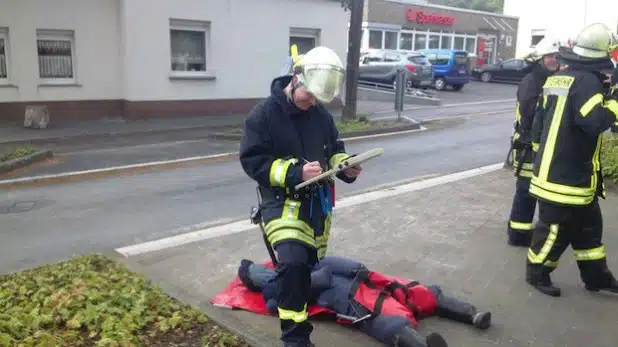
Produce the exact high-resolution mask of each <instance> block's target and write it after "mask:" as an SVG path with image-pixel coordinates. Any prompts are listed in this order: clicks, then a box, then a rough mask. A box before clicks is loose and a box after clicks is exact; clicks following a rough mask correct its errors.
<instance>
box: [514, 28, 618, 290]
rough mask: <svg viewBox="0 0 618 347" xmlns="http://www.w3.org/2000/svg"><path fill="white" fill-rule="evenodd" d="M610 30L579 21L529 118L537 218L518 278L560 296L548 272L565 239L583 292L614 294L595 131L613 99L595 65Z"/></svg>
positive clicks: (607, 119)
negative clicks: (582, 26)
mask: <svg viewBox="0 0 618 347" xmlns="http://www.w3.org/2000/svg"><path fill="white" fill-rule="evenodd" d="M616 43H617V42H616V40H615V37H614V35H613V34H612V33H611V32H610V30H609V29H608V28H607V27H606V26H605V25H603V24H599V23H597V24H593V25H590V26H588V27H586V28H585V29H584V30H583V31H582V32H581V33H580V34H579V35H578V37H577V40H576V42H575V43H574V45H573V47H572V48H569V47H560V52H559V55H560V59H561V61H562V62H563V63H564V64H566V65H567V66H566V68H564V69H561V70H560V71H558V72H556V73H555V74H554V75H553V76H550V77H549V78H548V79H547V81H546V82H545V84H544V85H543V98H542V100H541V102H540V107H539V108H538V111H537V113H536V115H535V118H534V124H533V134H532V142H533V143H536V144H538V151H537V153H536V156H535V157H536V158H535V161H534V168H533V176H532V180H531V181H530V193H531V194H532V195H533V196H535V197H537V198H538V204H539V222H538V223H537V225H536V228H535V230H534V235H533V237H532V245H531V246H530V248H529V250H528V259H527V267H526V281H527V282H528V283H529V284H531V285H532V286H534V287H535V288H536V289H537V290H539V291H540V292H542V293H544V294H547V295H551V296H560V295H561V291H560V288H557V287H556V286H554V285H553V283H552V281H551V278H550V273H551V272H552V271H553V270H554V269H555V268H556V267H557V266H558V260H559V259H560V256H561V255H562V253H563V252H564V251H565V250H566V248H567V247H568V246H569V245H571V246H572V247H573V254H574V256H575V259H576V260H577V265H578V267H579V271H580V276H581V279H582V281H583V282H584V284H585V288H586V289H587V290H589V291H600V290H607V291H611V292H616V293H618V282H617V281H616V279H615V278H614V276H613V274H612V272H611V271H610V270H609V268H608V267H607V260H606V255H605V246H604V245H603V242H602V237H603V217H602V214H601V209H600V207H599V202H598V197H603V198H604V197H605V188H604V185H603V176H602V173H601V162H600V149H601V139H602V137H601V134H602V133H603V132H604V131H606V130H607V129H608V128H610V127H611V126H612V125H613V124H615V123H616V121H617V119H618V101H617V100H618V99H617V98H616V96H615V95H613V96H612V95H608V89H606V88H604V86H603V81H604V80H605V79H606V78H607V77H606V76H605V75H603V74H602V73H601V72H600V71H601V70H602V69H604V68H605V67H606V66H607V63H608V60H609V59H610V58H609V51H610V50H612V49H613V48H614V47H615V45H616Z"/></svg>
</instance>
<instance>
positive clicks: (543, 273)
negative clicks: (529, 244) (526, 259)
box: [526, 264, 562, 297]
mask: <svg viewBox="0 0 618 347" xmlns="http://www.w3.org/2000/svg"><path fill="white" fill-rule="evenodd" d="M551 270H552V269H551V268H547V267H546V266H543V265H534V264H527V266H526V282H528V284H530V285H531V286H533V287H534V288H536V290H538V291H539V292H541V293H543V294H545V295H549V296H554V297H558V296H560V295H562V291H561V290H560V288H558V287H556V286H554V284H553V283H552V281H551V278H550V277H549V274H550V272H551Z"/></svg>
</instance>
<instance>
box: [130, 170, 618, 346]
mask: <svg viewBox="0 0 618 347" xmlns="http://www.w3.org/2000/svg"><path fill="white" fill-rule="evenodd" d="M513 189H514V179H513V176H512V173H511V172H510V171H508V170H499V171H497V172H492V173H488V174H485V175H481V176H477V177H474V178H470V179H466V180H462V181H457V182H453V183H448V184H444V185H441V186H436V187H432V188H427V189H423V190H419V191H415V192H410V193H405V194H403V195H400V196H395V197H390V198H385V199H383V200H380V201H374V202H369V203H364V204H360V205H355V206H350V207H344V208H341V209H337V210H335V219H334V226H333V232H332V236H331V242H330V248H329V253H330V254H337V255H342V256H347V257H352V258H355V259H358V260H360V261H362V262H364V263H365V264H366V265H368V266H369V267H370V268H372V269H375V270H377V271H382V272H385V273H388V274H395V275H400V276H404V277H408V278H410V279H416V280H419V281H421V282H422V283H427V284H429V283H436V284H440V285H441V286H442V288H443V290H444V291H445V292H446V293H451V294H453V295H456V296H457V297H460V298H462V299H468V300H470V301H471V302H472V303H474V304H476V305H477V306H478V307H479V308H480V309H487V310H491V311H492V313H493V327H492V328H491V329H490V330H488V331H485V332H479V331H475V330H474V329H473V328H471V327H469V326H465V325H462V324H460V323H454V322H450V321H446V320H442V319H439V318H427V319H424V320H422V321H421V323H420V327H419V330H420V331H421V332H422V333H425V334H426V333H428V332H430V331H437V332H440V333H442V334H443V335H444V336H445V338H446V339H447V341H449V346H452V347H484V346H496V345H499V346H505V347H524V346H534V347H582V346H594V347H615V346H617V345H618V333H616V327H615V326H616V322H617V321H618V298H617V297H612V296H609V295H603V294H598V293H596V294H595V293H589V292H587V291H585V290H584V288H583V285H582V283H581V281H580V279H579V273H578V270H577V266H576V264H575V262H574V260H573V256H572V252H571V251H570V250H567V251H566V252H565V254H564V255H563V257H562V259H561V264H560V267H559V268H558V269H557V270H556V271H555V273H554V275H553V280H554V282H555V283H556V285H558V286H560V287H562V289H563V296H562V297H561V298H551V297H547V296H545V295H542V294H540V293H538V292H537V291H536V290H534V289H532V288H531V287H530V286H528V285H527V284H526V283H525V281H524V274H525V259H526V249H522V248H512V247H509V246H508V245H507V244H506V231H505V227H506V220H507V218H508V212H509V210H510V204H511V199H512V193H513ZM249 193H250V192H248V194H249ZM616 199H618V196H616V195H615V194H613V193H612V194H610V196H609V198H608V201H602V208H603V211H604V218H605V229H606V232H605V243H606V245H607V249H608V263H609V265H610V267H611V268H612V269H613V270H614V271H615V272H617V273H618V258H617V255H618V235H617V234H616V233H615V232H614V230H615V229H616V227H618V216H617V215H616V212H618V208H616V207H615V204H616ZM251 203H253V201H250V202H248V206H247V208H249V204H251ZM262 242H263V241H262V239H261V236H260V234H259V231H257V229H256V230H252V231H249V232H245V233H240V234H233V235H228V236H224V237H219V238H215V239H210V240H206V241H202V242H200V243H195V244H189V245H185V246H181V247H177V248H172V249H166V250H163V251H159V252H155V253H151V254H144V255H140V256H134V257H130V258H127V260H126V261H127V263H128V264H129V265H130V266H133V267H134V268H135V269H139V271H143V272H146V274H147V275H149V276H151V278H153V280H154V281H156V282H158V283H160V284H162V286H163V287H164V288H165V289H167V290H169V291H172V292H175V293H182V296H183V297H182V298H181V299H184V300H187V301H191V302H193V303H196V304H199V305H200V306H201V307H203V308H206V309H207V311H210V312H213V310H215V312H216V314H217V315H218V316H222V315H224V316H225V317H227V318H226V321H228V323H229V322H232V323H229V324H232V325H234V324H236V326H237V327H238V326H239V325H238V322H242V324H244V325H243V326H244V327H251V333H249V334H250V335H251V334H253V333H255V332H256V331H258V332H260V334H261V335H262V337H264V336H266V337H267V339H269V340H268V341H270V342H268V343H270V346H274V345H279V343H278V338H279V325H278V321H277V319H276V318H274V317H264V316H259V315H256V314H253V313H249V312H242V311H227V310H224V309H216V308H212V307H209V306H210V304H208V299H209V298H211V297H212V296H213V295H215V294H216V293H217V292H219V291H220V290H222V289H223V288H224V287H225V286H226V285H227V283H228V282H229V281H231V280H232V279H233V278H234V276H235V274H236V270H237V266H238V264H239V262H240V260H241V259H242V258H250V259H252V260H255V261H264V260H266V259H267V257H268V256H267V253H266V251H265V248H264V245H263V243H262ZM233 322H236V323H233ZM245 329H246V328H245ZM241 330H242V328H241ZM313 336H314V337H313V338H314V340H315V343H316V345H317V346H381V345H380V344H379V343H377V342H376V341H374V340H373V339H371V338H368V337H366V336H364V335H363V333H361V332H357V331H355V330H353V329H349V328H344V327H341V326H337V325H336V324H335V323H332V322H320V323H318V324H316V328H315V331H314V335H313ZM268 343H267V344H265V345H268Z"/></svg>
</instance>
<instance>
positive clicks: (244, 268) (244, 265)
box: [238, 259, 260, 292]
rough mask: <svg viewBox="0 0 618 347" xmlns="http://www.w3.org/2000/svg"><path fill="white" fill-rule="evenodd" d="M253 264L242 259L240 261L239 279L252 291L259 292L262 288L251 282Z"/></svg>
mask: <svg viewBox="0 0 618 347" xmlns="http://www.w3.org/2000/svg"><path fill="white" fill-rule="evenodd" d="M252 264H253V262H252V261H251V260H248V259H242V260H241V261H240V266H239V267H238V278H239V279H240V281H241V282H242V284H244V285H245V287H247V288H248V289H249V290H250V291H252V292H259V291H260V288H258V287H257V286H256V285H255V284H254V283H253V281H251V277H250V276H249V267H250V266H251V265H252Z"/></svg>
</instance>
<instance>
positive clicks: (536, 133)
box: [530, 64, 618, 206]
mask: <svg viewBox="0 0 618 347" xmlns="http://www.w3.org/2000/svg"><path fill="white" fill-rule="evenodd" d="M602 79H603V78H602V75H601V74H600V73H598V72H597V71H589V70H587V69H586V68H585V67H584V66H579V65H576V64H569V67H568V68H566V69H565V70H561V71H559V72H557V73H556V74H554V75H553V76H551V77H549V78H548V79H547V81H546V82H545V84H544V85H543V97H542V100H541V101H540V104H539V107H538V108H537V113H536V115H535V117H534V122H533V129H532V141H533V144H534V146H535V147H536V148H538V151H537V153H536V155H535V161H534V175H533V177H532V179H531V185H530V194H532V195H534V196H536V197H537V198H539V199H541V200H544V201H547V202H551V203H555V204H559V205H569V206H573V205H575V206H583V205H587V204H590V203H591V202H592V201H593V200H594V199H595V198H596V197H597V196H601V197H604V196H605V189H604V185H603V181H602V174H601V161H600V149H601V138H602V137H601V134H602V133H603V132H604V131H605V130H607V129H608V128H609V127H610V126H612V125H613V124H614V123H615V122H616V118H617V117H618V101H616V99H615V98H614V97H611V96H607V94H606V90H604V89H603V85H602V82H601V81H602Z"/></svg>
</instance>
